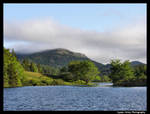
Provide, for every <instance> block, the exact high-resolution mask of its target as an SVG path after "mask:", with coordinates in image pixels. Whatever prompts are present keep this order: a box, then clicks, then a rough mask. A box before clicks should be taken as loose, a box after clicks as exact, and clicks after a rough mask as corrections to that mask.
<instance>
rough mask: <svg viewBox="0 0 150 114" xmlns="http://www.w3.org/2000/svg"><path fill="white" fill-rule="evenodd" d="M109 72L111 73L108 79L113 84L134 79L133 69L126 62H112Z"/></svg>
mask: <svg viewBox="0 0 150 114" xmlns="http://www.w3.org/2000/svg"><path fill="white" fill-rule="evenodd" d="M110 70H111V73H110V76H109V77H110V78H111V79H112V82H113V83H118V82H123V81H130V80H132V79H133V78H134V73H133V69H132V67H131V65H130V62H129V61H128V60H127V61H125V62H124V63H121V62H120V60H118V59H117V60H112V61H111V68H110Z"/></svg>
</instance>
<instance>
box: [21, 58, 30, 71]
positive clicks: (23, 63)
mask: <svg viewBox="0 0 150 114" xmlns="http://www.w3.org/2000/svg"><path fill="white" fill-rule="evenodd" d="M22 66H23V68H24V69H25V70H26V71H31V70H30V62H29V60H28V59H24V60H23V61H22Z"/></svg>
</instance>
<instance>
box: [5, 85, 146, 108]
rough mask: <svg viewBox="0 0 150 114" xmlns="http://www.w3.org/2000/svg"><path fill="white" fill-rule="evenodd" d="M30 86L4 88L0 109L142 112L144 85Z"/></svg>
mask: <svg viewBox="0 0 150 114" xmlns="http://www.w3.org/2000/svg"><path fill="white" fill-rule="evenodd" d="M111 86H112V83H100V84H98V86H96V87H78V86H34V87H32V86H30V87H19V88H5V89H4V110H17V111H20V110H56V111H57V110H73V111H76V110H99V111H121V110H135V111H139V110H140V111H146V108H147V96H146V89H147V88H146V87H111Z"/></svg>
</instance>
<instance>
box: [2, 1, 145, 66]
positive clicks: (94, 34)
mask: <svg viewBox="0 0 150 114" xmlns="http://www.w3.org/2000/svg"><path fill="white" fill-rule="evenodd" d="M146 7H147V6H146V4H139V3H136V4H127V3H124V4H98V3H95V4H94V3H93V4H90V3H87V4H64V3H63V4H58V3H57V4H52V3H51V4H40V3H38V4H33V3H32V4H4V17H3V18H4V24H3V28H4V38H3V39H4V47H5V48H10V49H12V48H14V50H15V51H16V52H20V53H33V52H39V51H44V50H47V49H54V48H64V49H69V50H70V51H74V52H79V53H83V54H85V55H86V56H87V57H89V58H91V59H93V60H95V61H97V62H100V63H104V64H105V63H109V62H110V60H111V59H121V60H122V61H125V60H130V61H141V62H144V63H146V61H147V60H146V59H147V58H146V54H147V53H146V51H147V48H146V47H147V46H146V44H147V36H146V35H147V28H146V26H147V20H146V19H147V17H146V16H147V8H146Z"/></svg>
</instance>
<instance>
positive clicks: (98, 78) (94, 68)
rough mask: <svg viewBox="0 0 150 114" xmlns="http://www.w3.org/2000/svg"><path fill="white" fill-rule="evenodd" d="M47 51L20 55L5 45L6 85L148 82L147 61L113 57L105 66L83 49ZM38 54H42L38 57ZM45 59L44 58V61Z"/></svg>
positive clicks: (132, 84)
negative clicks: (141, 62)
mask: <svg viewBox="0 0 150 114" xmlns="http://www.w3.org/2000/svg"><path fill="white" fill-rule="evenodd" d="M45 52H46V54H45V55H44V54H43V52H42V54H39V53H37V54H32V56H28V55H24V56H23V55H22V57H21V55H17V54H16V53H15V52H14V50H9V49H5V48H4V52H3V56H4V65H3V69H4V70H3V75H4V76H3V79H4V87H19V86H38V85H43V86H44V85H94V83H92V82H113V83H114V85H115V86H145V85H146V80H147V73H146V65H145V64H136V63H137V62H134V64H132V65H131V63H130V62H129V61H125V62H123V63H121V62H120V60H112V61H111V63H110V64H108V65H106V66H107V67H106V66H105V67H104V66H103V65H102V64H100V63H97V62H94V61H92V60H90V59H88V58H87V57H86V56H85V55H83V54H80V53H72V52H71V51H68V50H67V51H66V50H65V51H64V50H62V49H61V51H60V50H57V54H56V50H53V51H50V54H49V53H48V52H49V51H45ZM58 53H59V54H58ZM39 55H41V56H40V57H39ZM50 55H52V57H51V56H50ZM54 55H55V56H54ZM56 55H57V57H56ZM60 55H61V56H60ZM58 56H59V57H58ZM65 56H66V58H65ZM70 57H71V59H70ZM48 58H49V59H48ZM83 58H84V59H83ZM64 59H65V60H64ZM51 60H52V61H53V64H54V63H57V64H56V65H53V64H51V65H50V63H51V62H49V61H51ZM43 61H45V62H44V63H43ZM60 61H61V63H60V64H59V62H60ZM45 63H48V64H45ZM58 64H59V66H58ZM135 64H136V65H135ZM133 65H134V67H133ZM101 71H102V72H103V73H102V72H101Z"/></svg>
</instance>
